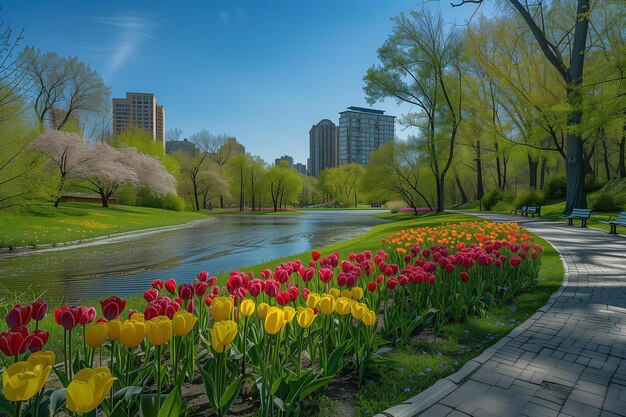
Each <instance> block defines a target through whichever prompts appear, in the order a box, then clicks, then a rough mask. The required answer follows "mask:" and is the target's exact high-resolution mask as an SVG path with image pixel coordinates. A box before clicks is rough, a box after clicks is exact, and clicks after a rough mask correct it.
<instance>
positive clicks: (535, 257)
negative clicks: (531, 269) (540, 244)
mask: <svg viewBox="0 0 626 417" xmlns="http://www.w3.org/2000/svg"><path fill="white" fill-rule="evenodd" d="M538 256H539V255H537V252H531V253H530V258H531V259H532V260H533V261H534V260H536V259H537V257H538Z"/></svg>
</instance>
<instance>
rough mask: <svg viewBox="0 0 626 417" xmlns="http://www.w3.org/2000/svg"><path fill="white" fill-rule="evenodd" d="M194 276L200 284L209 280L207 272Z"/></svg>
mask: <svg viewBox="0 0 626 417" xmlns="http://www.w3.org/2000/svg"><path fill="white" fill-rule="evenodd" d="M196 276H197V277H198V280H200V282H206V281H207V280H208V279H209V273H208V272H207V271H202V272H198V275H196Z"/></svg>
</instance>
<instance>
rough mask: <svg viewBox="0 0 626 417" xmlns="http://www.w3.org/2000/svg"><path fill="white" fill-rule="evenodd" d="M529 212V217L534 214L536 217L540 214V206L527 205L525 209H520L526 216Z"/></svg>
mask: <svg viewBox="0 0 626 417" xmlns="http://www.w3.org/2000/svg"><path fill="white" fill-rule="evenodd" d="M529 214H530V217H533V218H534V217H535V215H537V217H540V216H541V206H527V207H526V210H522V215H523V216H526V217H528V215H529Z"/></svg>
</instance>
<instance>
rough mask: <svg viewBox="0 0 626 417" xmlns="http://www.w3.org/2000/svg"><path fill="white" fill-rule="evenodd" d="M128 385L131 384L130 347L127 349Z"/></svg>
mask: <svg viewBox="0 0 626 417" xmlns="http://www.w3.org/2000/svg"><path fill="white" fill-rule="evenodd" d="M126 386H127V387H128V386H130V348H128V349H127V350H126Z"/></svg>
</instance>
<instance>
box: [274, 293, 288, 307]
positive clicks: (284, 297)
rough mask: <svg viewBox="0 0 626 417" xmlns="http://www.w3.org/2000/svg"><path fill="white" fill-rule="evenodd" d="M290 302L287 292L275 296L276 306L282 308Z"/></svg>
mask: <svg viewBox="0 0 626 417" xmlns="http://www.w3.org/2000/svg"><path fill="white" fill-rule="evenodd" d="M290 300H291V295H290V294H289V293H288V292H287V291H281V292H279V293H278V294H277V295H276V302H278V305H281V306H284V305H285V304H287V303H288V302H289V301H290Z"/></svg>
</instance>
